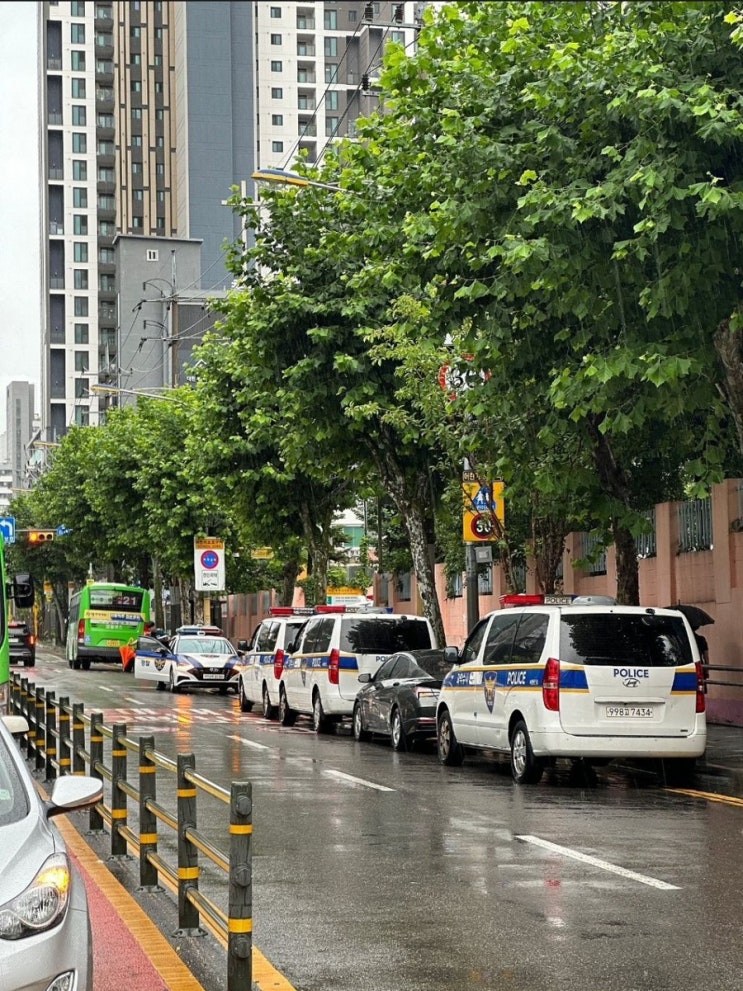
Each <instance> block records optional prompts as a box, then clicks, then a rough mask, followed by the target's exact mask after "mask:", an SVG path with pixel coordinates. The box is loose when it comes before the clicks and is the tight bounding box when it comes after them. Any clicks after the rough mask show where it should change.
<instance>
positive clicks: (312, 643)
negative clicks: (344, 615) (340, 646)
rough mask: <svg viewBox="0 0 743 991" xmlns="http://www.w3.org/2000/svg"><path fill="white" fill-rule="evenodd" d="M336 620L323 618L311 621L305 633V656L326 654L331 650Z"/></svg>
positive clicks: (303, 650)
mask: <svg viewBox="0 0 743 991" xmlns="http://www.w3.org/2000/svg"><path fill="white" fill-rule="evenodd" d="M334 625H335V620H334V619H332V618H322V619H314V620H310V621H309V622H308V623H307V629H306V630H305V633H304V641H303V643H302V653H303V654H325V653H326V652H327V651H329V650H330V640H331V638H332V636H333V627H334Z"/></svg>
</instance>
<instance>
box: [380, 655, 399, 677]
mask: <svg viewBox="0 0 743 991" xmlns="http://www.w3.org/2000/svg"><path fill="white" fill-rule="evenodd" d="M399 663H400V659H399V658H398V657H390V658H388V659H387V660H386V661H385V662H384V664H382V665H381V667H379V668H378V669H377V673H376V674H375V675H374V680H375V681H384V680H385V678H391V677H392V670H393V668H396V667H397V665H398V664H399Z"/></svg>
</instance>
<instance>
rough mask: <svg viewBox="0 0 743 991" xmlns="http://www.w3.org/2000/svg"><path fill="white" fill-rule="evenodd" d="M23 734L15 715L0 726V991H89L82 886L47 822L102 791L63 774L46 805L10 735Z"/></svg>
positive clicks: (88, 933)
mask: <svg viewBox="0 0 743 991" xmlns="http://www.w3.org/2000/svg"><path fill="white" fill-rule="evenodd" d="M27 729H28V725H27V724H26V721H25V719H22V718H19V717H17V716H16V717H13V716H11V717H6V719H5V720H2V719H0V986H1V987H2V988H3V991H16V989H19V988H23V989H24V991H92V989H93V947H92V942H91V931H90V916H89V913H88V900H87V896H86V893H85V884H84V882H83V879H82V877H81V876H80V874H79V873H78V871H77V869H76V868H75V866H74V864H73V863H72V861H71V859H70V857H69V856H68V854H67V852H66V849H65V845H64V841H63V839H62V836H61V834H60V832H59V830H58V829H57V828H56V826H55V825H54V823H52V822H50V819H51V817H52V816H55V815H60V814H63V813H65V812H70V811H71V810H72V809H79V808H82V807H84V806H86V805H91V804H93V803H94V802H96V801H98V800H99V799H100V798H101V797H102V793H103V788H102V784H101V782H100V781H98V780H97V779H95V778H89V777H77V776H72V775H68V776H64V777H61V778H58V779H57V780H56V781H55V783H54V787H53V789H52V794H51V797H50V799H49V801H48V802H45V801H44V800H43V799H42V798H41V796H40V795H39V793H38V791H37V790H36V785H35V783H34V779H33V777H32V775H31V773H30V771H29V770H28V768H27V767H26V763H25V761H24V759H23V755H22V754H21V752H20V749H19V747H18V745H17V743H16V742H15V740H14V739H13V735H12V732H13V733H19V732H23V731H27ZM11 731H12V732H11Z"/></svg>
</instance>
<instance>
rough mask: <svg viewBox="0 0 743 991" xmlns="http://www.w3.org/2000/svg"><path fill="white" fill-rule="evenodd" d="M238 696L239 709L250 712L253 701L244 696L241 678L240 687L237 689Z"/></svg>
mask: <svg viewBox="0 0 743 991" xmlns="http://www.w3.org/2000/svg"><path fill="white" fill-rule="evenodd" d="M237 694H238V698H239V699H240V711H241V712H251V711H252V708H253V703H252V702H251V701H250V699H248V698H246V696H245V686H244V685H243V680H242V678H241V679H240V688H239V689H238V693H237Z"/></svg>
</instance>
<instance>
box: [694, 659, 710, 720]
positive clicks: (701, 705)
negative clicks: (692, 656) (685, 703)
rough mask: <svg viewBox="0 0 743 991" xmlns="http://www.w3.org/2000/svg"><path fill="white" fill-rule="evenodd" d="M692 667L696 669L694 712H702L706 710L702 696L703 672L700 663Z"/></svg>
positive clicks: (704, 698) (705, 700) (705, 703)
mask: <svg viewBox="0 0 743 991" xmlns="http://www.w3.org/2000/svg"><path fill="white" fill-rule="evenodd" d="M694 667H695V668H696V669H697V707H696V710H695V711H696V712H704V711H705V709H706V708H707V699H706V697H705V694H704V671H703V669H702V664H701V661H697V662H696V664H695V665H694Z"/></svg>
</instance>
